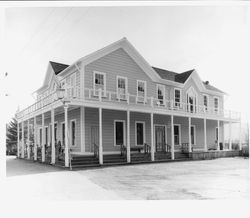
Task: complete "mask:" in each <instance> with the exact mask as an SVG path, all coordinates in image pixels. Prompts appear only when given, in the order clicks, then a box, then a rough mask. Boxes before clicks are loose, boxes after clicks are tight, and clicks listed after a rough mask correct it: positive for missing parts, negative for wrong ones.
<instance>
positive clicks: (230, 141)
mask: <svg viewBox="0 0 250 218" xmlns="http://www.w3.org/2000/svg"><path fill="white" fill-rule="evenodd" d="M231 134H232V122H229V150H232V136H231Z"/></svg>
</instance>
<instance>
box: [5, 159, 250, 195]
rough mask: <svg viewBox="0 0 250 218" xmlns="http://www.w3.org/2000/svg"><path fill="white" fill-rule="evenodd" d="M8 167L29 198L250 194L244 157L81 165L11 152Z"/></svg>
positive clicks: (10, 180) (12, 182)
mask: <svg viewBox="0 0 250 218" xmlns="http://www.w3.org/2000/svg"><path fill="white" fill-rule="evenodd" d="M6 168H7V169H6V170H7V171H6V175H7V178H6V185H7V186H9V187H12V188H11V189H10V190H11V191H13V192H14V193H18V195H16V196H26V197H27V198H29V199H30V198H39V199H46V200H96V199H100V200H108V199H114V200H115V199H250V187H249V186H250V179H249V159H243V158H240V157H236V158H221V159H215V160H206V161H187V162H172V163H159V164H158V163H157V164H144V165H130V166H119V167H107V168H98V169H89V170H80V171H65V170H61V169H58V168H54V167H51V166H46V165H43V164H38V163H32V162H28V161H24V160H18V159H15V158H7V163H6ZM20 187H22V188H20Z"/></svg>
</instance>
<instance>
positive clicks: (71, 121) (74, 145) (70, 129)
mask: <svg viewBox="0 0 250 218" xmlns="http://www.w3.org/2000/svg"><path fill="white" fill-rule="evenodd" d="M69 122H70V128H69V131H70V134H69V135H70V146H72V147H76V119H71V120H70V121H69ZM73 122H75V140H74V142H75V143H74V144H73V143H72V139H73V138H72V123H73Z"/></svg>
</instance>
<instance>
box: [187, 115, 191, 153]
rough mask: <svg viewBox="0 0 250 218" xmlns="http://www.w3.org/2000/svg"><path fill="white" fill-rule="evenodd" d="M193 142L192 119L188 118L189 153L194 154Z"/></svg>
mask: <svg viewBox="0 0 250 218" xmlns="http://www.w3.org/2000/svg"><path fill="white" fill-rule="evenodd" d="M191 144H192V141H191V117H188V152H192V145H191Z"/></svg>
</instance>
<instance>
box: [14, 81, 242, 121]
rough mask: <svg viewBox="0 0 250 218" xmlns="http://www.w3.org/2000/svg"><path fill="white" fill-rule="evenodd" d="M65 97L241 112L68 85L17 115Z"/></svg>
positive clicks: (202, 111) (220, 113)
mask: <svg viewBox="0 0 250 218" xmlns="http://www.w3.org/2000/svg"><path fill="white" fill-rule="evenodd" d="M59 99H64V100H67V101H74V100H80V101H84V100H88V101H96V102H106V103H119V104H124V105H137V106H143V107H150V108H156V109H162V110H165V111H176V112H179V113H189V114H197V115H204V116H205V115H210V116H217V117H223V118H229V119H240V113H239V112H235V111H230V110H222V109H219V108H217V109H216V108H213V107H205V106H203V105H191V104H187V103H183V102H179V103H177V102H174V101H173V100H167V99H157V98H153V97H147V96H146V97H143V96H136V95H132V94H129V93H126V94H118V93H117V92H111V91H103V90H100V89H99V90H95V89H88V88H85V89H84V93H81V91H80V88H79V87H69V86H68V87H67V88H66V89H65V90H64V92H63V95H62V96H60V94H59V93H58V90H57V91H55V92H53V93H51V94H50V95H49V96H47V97H45V98H43V99H41V100H39V101H37V102H36V103H34V104H33V105H31V106H29V107H28V108H26V109H24V110H23V111H21V112H19V113H17V115H16V117H17V119H18V118H21V117H23V116H25V115H28V114H29V113H32V112H34V111H36V110H39V109H41V108H43V107H45V106H47V105H49V104H51V103H53V102H54V101H56V100H59Z"/></svg>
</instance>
